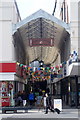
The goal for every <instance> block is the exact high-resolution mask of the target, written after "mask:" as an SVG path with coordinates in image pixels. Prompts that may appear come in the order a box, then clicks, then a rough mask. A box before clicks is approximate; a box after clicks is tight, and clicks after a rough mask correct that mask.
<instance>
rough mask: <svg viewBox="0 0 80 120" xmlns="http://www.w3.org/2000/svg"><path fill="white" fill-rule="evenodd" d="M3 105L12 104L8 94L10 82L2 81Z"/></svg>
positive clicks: (0, 91) (0, 84)
mask: <svg viewBox="0 0 80 120" xmlns="http://www.w3.org/2000/svg"><path fill="white" fill-rule="evenodd" d="M0 95H1V106H2V107H4V106H10V98H9V96H8V82H0Z"/></svg>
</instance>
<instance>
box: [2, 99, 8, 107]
mask: <svg viewBox="0 0 80 120" xmlns="http://www.w3.org/2000/svg"><path fill="white" fill-rule="evenodd" d="M2 106H3V107H4V106H10V98H2Z"/></svg>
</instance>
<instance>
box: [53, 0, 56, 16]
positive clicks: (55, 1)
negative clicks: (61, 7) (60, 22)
mask: <svg viewBox="0 0 80 120" xmlns="http://www.w3.org/2000/svg"><path fill="white" fill-rule="evenodd" d="M56 5H57V0H55V5H54V10H53V13H52V15H54V13H55V10H56Z"/></svg>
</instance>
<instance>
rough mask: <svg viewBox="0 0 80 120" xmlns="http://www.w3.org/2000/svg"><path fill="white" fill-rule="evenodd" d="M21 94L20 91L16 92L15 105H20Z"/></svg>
mask: <svg viewBox="0 0 80 120" xmlns="http://www.w3.org/2000/svg"><path fill="white" fill-rule="evenodd" d="M21 95H22V93H21V91H19V92H18V93H17V101H16V102H17V106H22V102H23V101H22V97H21Z"/></svg>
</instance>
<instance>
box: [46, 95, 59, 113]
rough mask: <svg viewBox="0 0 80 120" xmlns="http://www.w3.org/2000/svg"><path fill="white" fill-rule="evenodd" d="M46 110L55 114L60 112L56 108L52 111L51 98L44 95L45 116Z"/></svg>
mask: <svg viewBox="0 0 80 120" xmlns="http://www.w3.org/2000/svg"><path fill="white" fill-rule="evenodd" d="M48 109H49V110H50V111H51V112H53V113H54V112H57V113H58V114H60V112H61V111H60V110H59V109H58V108H55V109H52V102H51V96H48V94H46V112H45V114H48Z"/></svg>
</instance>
